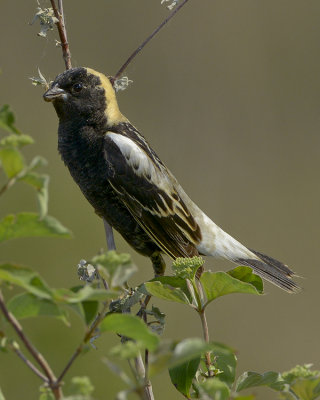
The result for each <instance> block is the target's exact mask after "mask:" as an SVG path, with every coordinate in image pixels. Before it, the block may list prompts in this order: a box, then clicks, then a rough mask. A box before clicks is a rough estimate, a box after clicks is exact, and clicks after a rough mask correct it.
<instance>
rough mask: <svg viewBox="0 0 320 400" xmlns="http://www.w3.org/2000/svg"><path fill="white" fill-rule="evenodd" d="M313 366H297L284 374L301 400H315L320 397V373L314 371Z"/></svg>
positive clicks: (284, 377)
mask: <svg viewBox="0 0 320 400" xmlns="http://www.w3.org/2000/svg"><path fill="white" fill-rule="evenodd" d="M311 367H312V364H305V365H297V366H296V367H294V368H293V369H291V370H290V371H288V372H284V373H283V374H282V378H283V379H284V380H285V382H286V383H288V384H289V385H290V388H291V390H293V392H294V393H295V394H296V396H297V397H298V398H299V399H303V400H314V399H317V398H318V397H319V395H320V371H312V370H311Z"/></svg>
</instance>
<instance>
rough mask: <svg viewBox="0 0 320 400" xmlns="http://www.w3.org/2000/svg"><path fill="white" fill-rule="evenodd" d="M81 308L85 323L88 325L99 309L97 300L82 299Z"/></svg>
mask: <svg viewBox="0 0 320 400" xmlns="http://www.w3.org/2000/svg"><path fill="white" fill-rule="evenodd" d="M82 308H83V313H84V320H85V323H86V325H89V324H90V323H91V322H92V321H93V320H94V318H95V316H96V315H97V313H98V309H99V302H98V301H83V302H82Z"/></svg>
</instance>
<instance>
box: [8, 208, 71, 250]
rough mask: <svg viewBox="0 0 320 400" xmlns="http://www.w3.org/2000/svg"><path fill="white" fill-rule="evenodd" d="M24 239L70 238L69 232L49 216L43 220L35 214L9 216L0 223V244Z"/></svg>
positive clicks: (26, 213) (24, 213)
mask: <svg viewBox="0 0 320 400" xmlns="http://www.w3.org/2000/svg"><path fill="white" fill-rule="evenodd" d="M26 237H62V238H69V237H71V233H70V231H69V230H68V229H67V228H65V227H64V226H63V225H62V224H61V223H60V222H59V221H58V220H57V219H55V218H54V217H51V216H49V215H47V216H45V217H44V218H43V219H40V218H39V215H38V214H36V213H28V212H23V213H19V214H16V215H14V214H10V215H7V216H6V217H4V218H3V219H2V220H1V221H0V243H1V242H4V241H6V240H10V239H17V238H26Z"/></svg>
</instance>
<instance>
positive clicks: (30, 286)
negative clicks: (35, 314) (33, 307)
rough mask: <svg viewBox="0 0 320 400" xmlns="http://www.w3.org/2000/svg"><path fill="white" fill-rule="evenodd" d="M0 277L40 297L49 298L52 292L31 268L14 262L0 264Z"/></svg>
mask: <svg viewBox="0 0 320 400" xmlns="http://www.w3.org/2000/svg"><path fill="white" fill-rule="evenodd" d="M0 279H1V280H3V281H5V282H8V283H11V284H13V285H16V286H20V287H22V288H23V289H25V290H26V291H28V292H29V293H32V294H34V295H35V296H38V297H40V298H42V299H51V297H52V292H51V289H50V288H49V287H48V286H47V284H46V283H45V282H44V281H43V280H42V278H41V277H40V276H39V275H38V274H37V273H36V272H35V271H33V270H32V269H30V268H26V267H22V266H19V265H14V264H8V263H7V264H2V265H0Z"/></svg>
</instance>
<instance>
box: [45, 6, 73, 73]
mask: <svg viewBox="0 0 320 400" xmlns="http://www.w3.org/2000/svg"><path fill="white" fill-rule="evenodd" d="M50 2H51V6H52V9H53V12H54V15H55V17H56V18H57V20H58V22H57V24H56V25H57V28H58V33H59V37H60V42H61V48H62V56H63V59H64V63H65V65H66V69H70V68H72V65H71V53H70V48H69V43H68V39H67V30H66V26H65V22H64V13H63V2H62V0H58V8H57V6H56V3H55V0H50Z"/></svg>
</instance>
